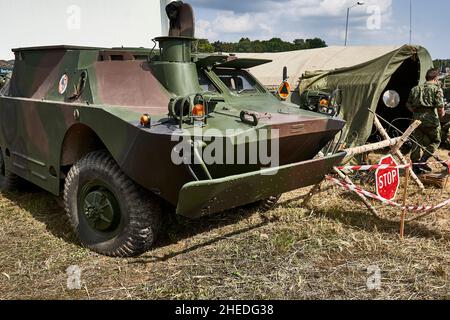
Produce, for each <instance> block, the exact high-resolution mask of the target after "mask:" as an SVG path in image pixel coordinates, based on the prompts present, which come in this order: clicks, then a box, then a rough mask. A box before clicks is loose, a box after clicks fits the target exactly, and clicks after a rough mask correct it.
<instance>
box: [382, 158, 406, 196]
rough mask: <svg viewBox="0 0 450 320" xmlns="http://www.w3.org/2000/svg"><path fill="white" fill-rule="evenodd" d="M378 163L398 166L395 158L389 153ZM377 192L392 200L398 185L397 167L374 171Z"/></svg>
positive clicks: (398, 173)
mask: <svg viewBox="0 0 450 320" xmlns="http://www.w3.org/2000/svg"><path fill="white" fill-rule="evenodd" d="M379 164H380V165H383V164H387V165H390V166H398V164H397V162H396V161H395V159H394V158H393V157H392V156H391V155H389V156H387V157H384V158H383V159H381V161H380V163H379ZM376 183H377V194H378V195H379V196H380V197H382V198H384V199H386V200H393V199H394V198H395V196H396V195H397V191H398V187H399V186H400V172H399V170H398V169H397V168H395V169H393V168H389V169H378V170H377V171H376Z"/></svg>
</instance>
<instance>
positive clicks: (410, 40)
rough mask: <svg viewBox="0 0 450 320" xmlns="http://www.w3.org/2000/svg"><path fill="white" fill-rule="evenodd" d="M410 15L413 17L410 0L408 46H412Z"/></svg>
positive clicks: (410, 1)
mask: <svg viewBox="0 0 450 320" xmlns="http://www.w3.org/2000/svg"><path fill="white" fill-rule="evenodd" d="M412 15H413V7H412V0H409V44H410V45H411V44H412Z"/></svg>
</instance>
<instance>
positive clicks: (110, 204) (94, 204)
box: [83, 188, 120, 232]
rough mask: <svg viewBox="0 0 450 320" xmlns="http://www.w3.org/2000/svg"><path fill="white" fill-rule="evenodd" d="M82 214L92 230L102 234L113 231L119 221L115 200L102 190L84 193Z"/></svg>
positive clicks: (110, 194) (118, 210)
mask: <svg viewBox="0 0 450 320" xmlns="http://www.w3.org/2000/svg"><path fill="white" fill-rule="evenodd" d="M83 213H84V215H85V217H86V219H87V221H88V223H89V225H90V226H91V227H92V228H94V229H96V230H98V231H103V232H107V231H111V230H113V229H114V228H115V227H116V226H117V222H118V220H120V209H119V208H118V205H117V202H116V199H115V197H114V195H113V194H112V193H111V192H109V191H108V190H106V189H104V188H98V189H94V190H90V191H88V192H86V195H85V196H84V200H83Z"/></svg>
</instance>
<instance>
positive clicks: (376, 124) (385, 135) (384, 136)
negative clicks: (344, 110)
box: [374, 115, 425, 192]
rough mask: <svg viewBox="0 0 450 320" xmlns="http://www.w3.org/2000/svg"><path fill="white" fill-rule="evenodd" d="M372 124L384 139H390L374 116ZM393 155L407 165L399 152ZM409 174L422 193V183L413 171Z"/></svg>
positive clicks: (423, 188) (423, 187)
mask: <svg viewBox="0 0 450 320" xmlns="http://www.w3.org/2000/svg"><path fill="white" fill-rule="evenodd" d="M374 124H375V126H376V127H377V129H378V131H379V132H380V134H381V135H382V136H383V138H384V139H390V137H389V134H388V133H387V131H386V129H384V127H383V125H382V124H381V122H380V120H379V119H378V117H377V116H376V115H375V119H374ZM395 155H396V156H397V157H398V158H399V159H400V161H401V162H402V163H403V164H408V161H407V160H406V158H405V156H404V155H403V154H402V152H401V151H400V150H397V152H395ZM409 173H410V175H411V177H412V179H413V180H414V182H415V183H416V184H417V185H418V186H419V188H420V190H422V192H424V191H425V186H424V185H423V183H422V181H420V179H419V178H418V177H417V175H416V174H415V173H414V171H412V170H410V172H409Z"/></svg>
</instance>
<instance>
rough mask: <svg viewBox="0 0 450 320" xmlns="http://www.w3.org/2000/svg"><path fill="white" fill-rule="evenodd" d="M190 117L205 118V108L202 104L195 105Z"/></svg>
mask: <svg viewBox="0 0 450 320" xmlns="http://www.w3.org/2000/svg"><path fill="white" fill-rule="evenodd" d="M192 115H193V116H194V117H204V116H205V107H204V106H203V105H202V104H196V105H195V106H194V109H192Z"/></svg>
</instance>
